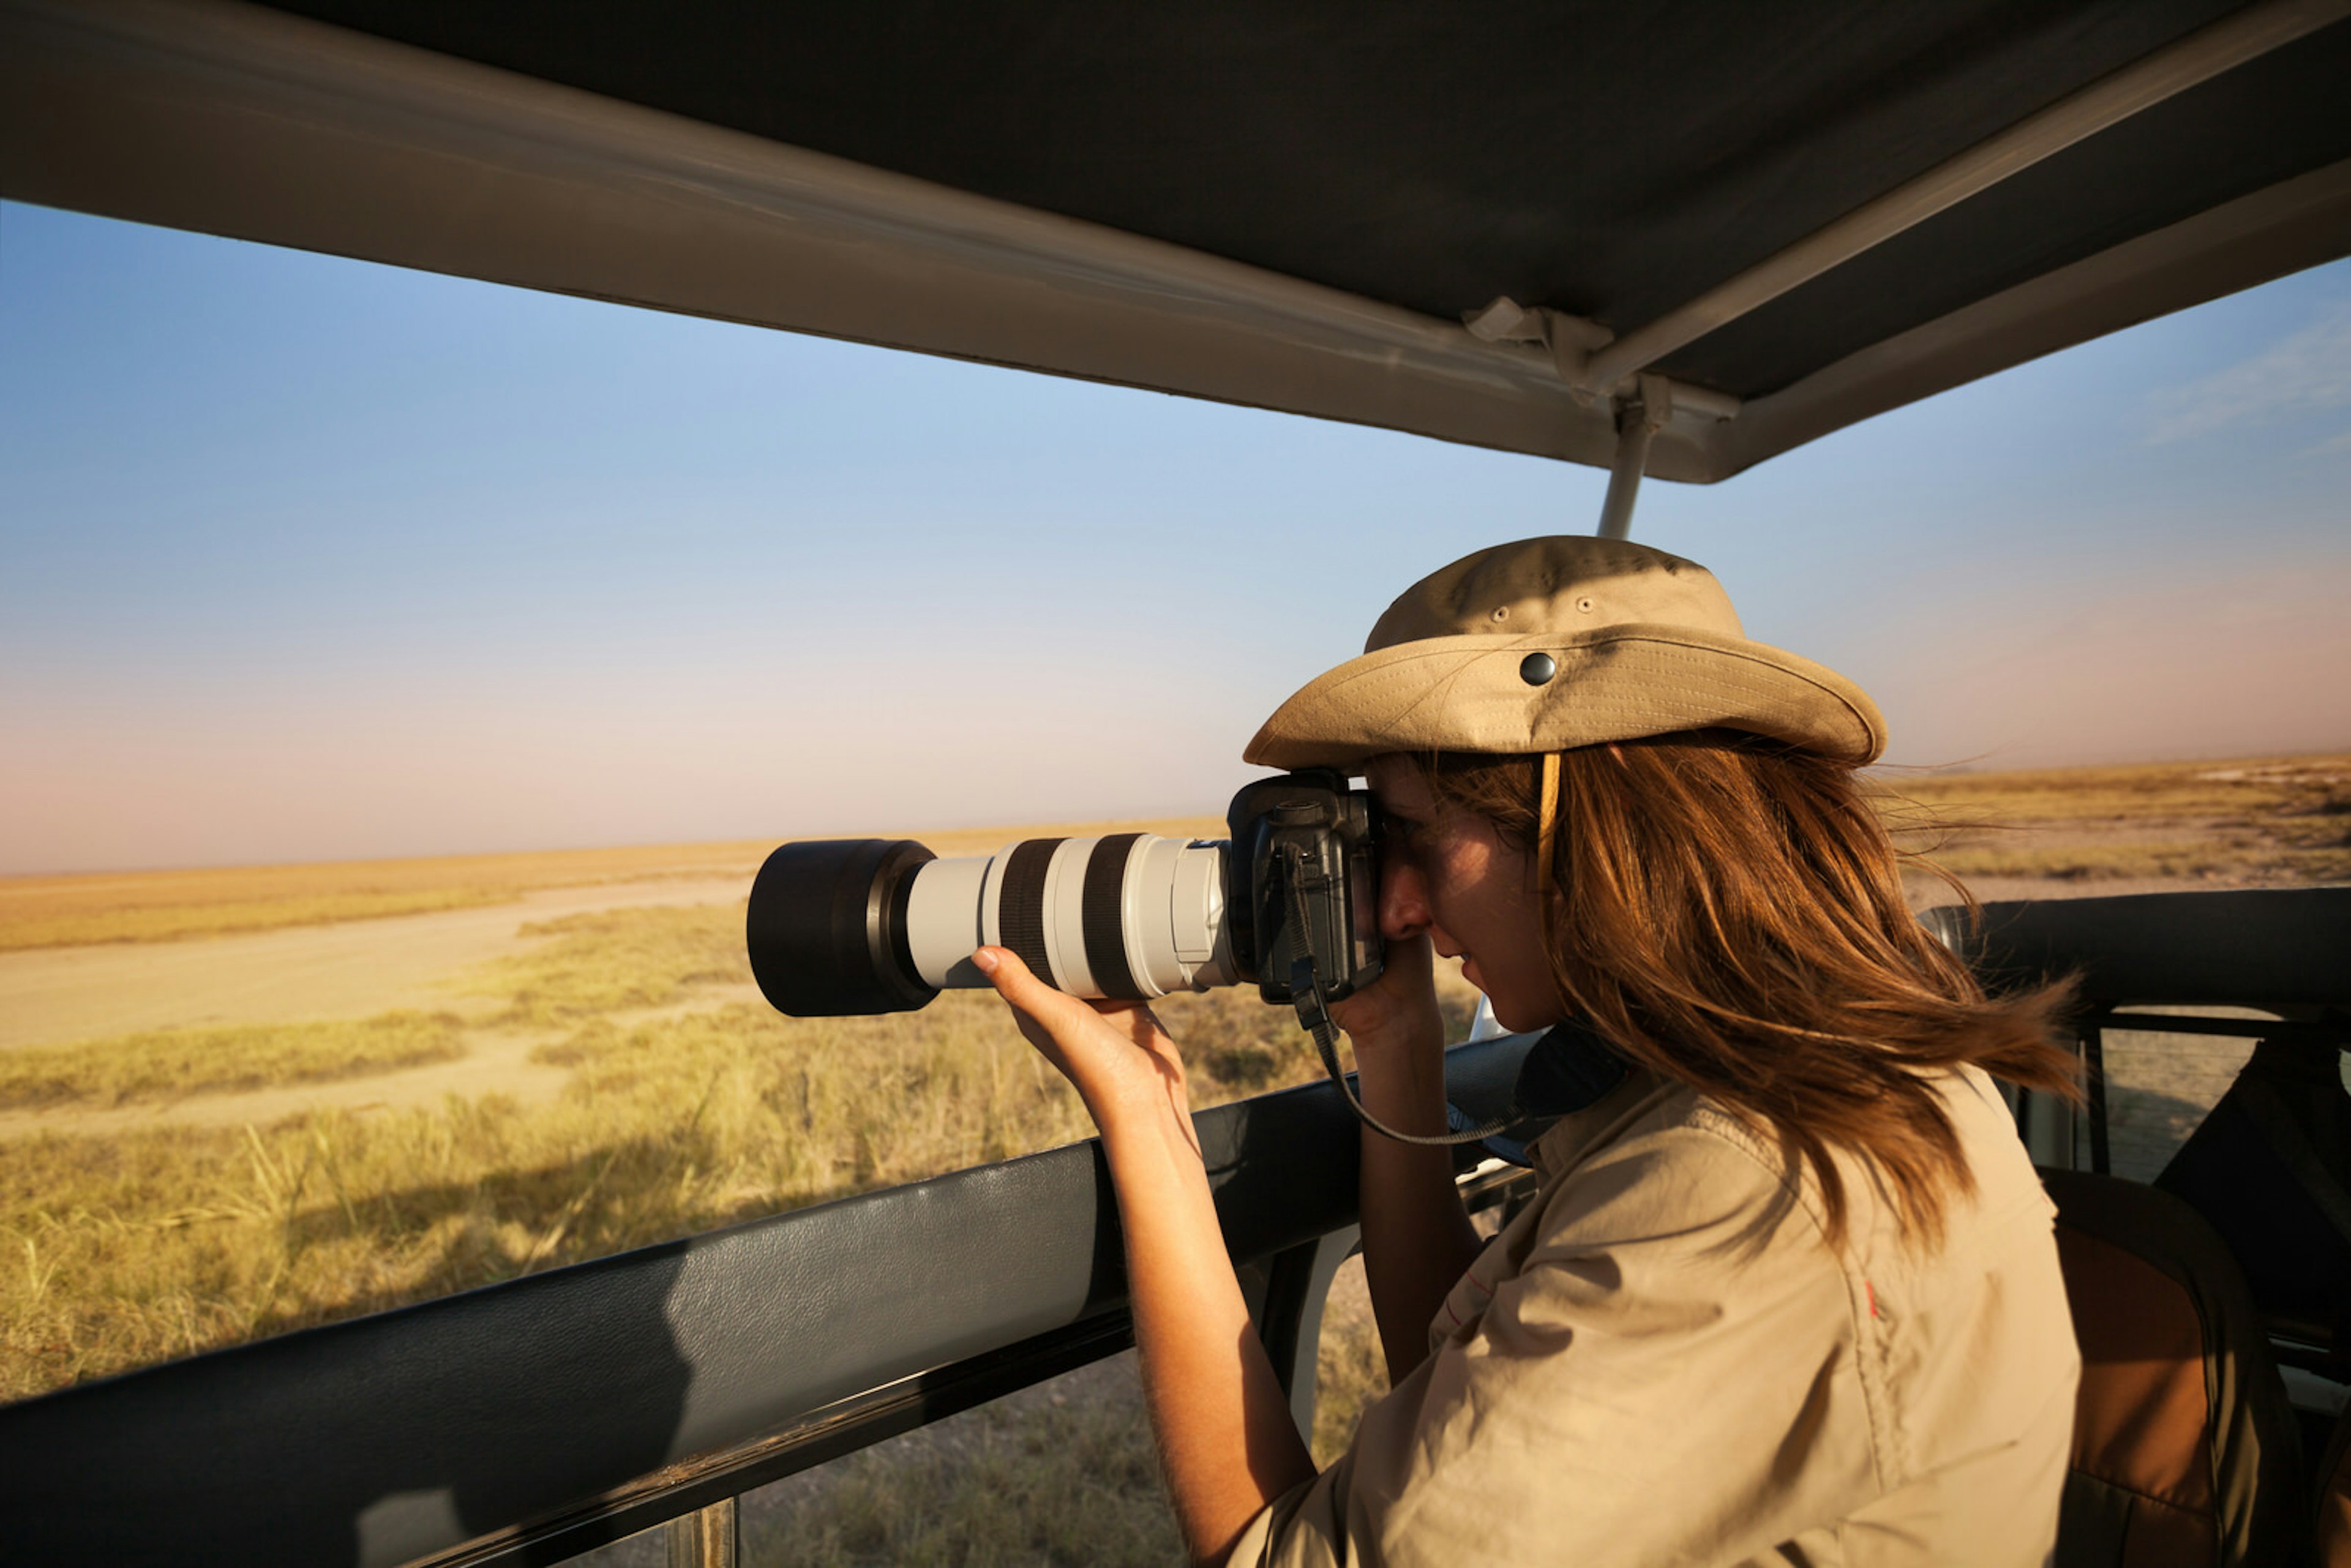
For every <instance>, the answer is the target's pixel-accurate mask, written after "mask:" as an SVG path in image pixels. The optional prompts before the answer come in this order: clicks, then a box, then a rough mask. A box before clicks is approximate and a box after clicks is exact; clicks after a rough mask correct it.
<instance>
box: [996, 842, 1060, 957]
mask: <svg viewBox="0 0 2351 1568" xmlns="http://www.w3.org/2000/svg"><path fill="white" fill-rule="evenodd" d="M1062 842H1063V841H1062V840H1060V839H1028V840H1024V841H1022V842H1020V843H1018V844H1015V845H1014V846H1013V847H1012V857H1011V859H1009V860H1008V861H1007V862H1005V863H1004V885H1003V888H1002V890H1001V891H1000V892H999V893H998V894H997V906H996V918H997V929H998V932H1000V933H1001V934H1002V936H1003V937H1004V945H1005V946H1007V947H1009V948H1011V949H1012V950H1013V951H1014V952H1015V953H1018V954H1019V955H1020V961H1021V962H1022V963H1024V964H1026V965H1028V966H1029V973H1030V974H1032V975H1035V976H1036V977H1038V978H1039V979H1040V980H1042V981H1044V982H1045V983H1046V984H1047V985H1049V986H1059V985H1060V984H1061V977H1060V976H1058V975H1056V974H1054V973H1053V965H1052V960H1051V959H1050V958H1049V957H1048V956H1046V949H1045V873H1046V872H1047V871H1048V870H1049V869H1050V867H1051V866H1052V863H1053V852H1054V851H1055V850H1057V849H1060V848H1061V844H1062Z"/></svg>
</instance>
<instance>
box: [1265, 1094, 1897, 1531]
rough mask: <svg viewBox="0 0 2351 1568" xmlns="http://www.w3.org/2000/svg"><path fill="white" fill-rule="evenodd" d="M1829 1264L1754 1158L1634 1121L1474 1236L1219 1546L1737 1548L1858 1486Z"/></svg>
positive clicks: (1821, 1511) (1846, 1318)
mask: <svg viewBox="0 0 2351 1568" xmlns="http://www.w3.org/2000/svg"><path fill="white" fill-rule="evenodd" d="M1866 1289H1867V1287H1866V1286H1865V1284H1862V1283H1861V1282H1860V1281H1857V1280H1851V1279H1849V1277H1848V1273H1847V1271H1846V1270H1844V1269H1843V1268H1842V1267H1840V1265H1839V1263H1838V1260H1837V1259H1836V1258H1835V1256H1834V1254H1832V1253H1831V1252H1830V1251H1829V1249H1827V1247H1826V1246H1825V1245H1824V1244H1823V1240H1822V1238H1821V1232H1820V1228H1819V1226H1818V1224H1817V1223H1816V1221H1815V1220H1814V1218H1813V1216H1812V1214H1811V1213H1810V1212H1809V1211H1808V1210H1807V1208H1806V1207H1804V1206H1803V1204H1802V1202H1801V1201H1800V1200H1799V1197H1798V1194H1797V1192H1796V1190H1795V1189H1794V1188H1793V1187H1792V1186H1791V1185H1790V1184H1789V1183H1788V1181H1787V1180H1786V1179H1785V1178H1784V1177H1783V1176H1782V1174H1781V1170H1780V1168H1779V1164H1778V1162H1777V1161H1776V1160H1773V1159H1771V1158H1770V1157H1769V1156H1768V1155H1766V1154H1765V1153H1763V1152H1761V1151H1760V1150H1758V1149H1757V1148H1754V1147H1752V1146H1750V1145H1744V1144H1742V1143H1741V1142H1740V1141H1739V1140H1737V1139H1736V1138H1735V1137H1732V1136H1729V1135H1726V1134H1724V1133H1722V1132H1720V1131H1717V1130H1713V1129H1708V1128H1705V1127H1700V1126H1692V1125H1688V1124H1677V1125H1672V1126H1668V1127H1666V1128H1662V1129H1659V1130H1656V1131H1654V1132H1649V1133H1646V1134H1644V1133H1637V1132H1636V1133H1635V1134H1634V1135H1632V1136H1628V1137H1626V1138H1625V1139H1622V1140H1620V1141H1618V1142H1617V1143H1615V1144H1613V1145H1610V1146H1609V1147H1608V1148H1606V1149H1604V1150H1603V1151H1601V1152H1600V1153H1599V1154H1598V1155H1595V1156H1594V1157H1593V1159H1592V1160H1591V1161H1590V1162H1588V1163H1587V1164H1585V1165H1583V1166H1579V1167H1577V1168H1576V1169H1575V1170H1573V1171H1572V1172H1570V1173H1568V1175H1567V1176H1565V1177H1564V1178H1562V1180H1561V1181H1560V1182H1559V1183H1558V1184H1557V1185H1556V1186H1554V1187H1553V1189H1552V1191H1551V1192H1549V1193H1548V1194H1546V1195H1545V1197H1544V1198H1543V1199H1542V1200H1541V1203H1540V1205H1539V1207H1538V1208H1537V1210H1536V1211H1535V1212H1534V1213H1533V1214H1532V1215H1531V1216H1522V1217H1521V1218H1520V1221H1519V1222H1517V1223H1514V1224H1513V1225H1512V1226H1511V1227H1510V1228H1508V1229H1506V1230H1505V1231H1504V1232H1503V1234H1502V1235H1501V1236H1499V1237H1498V1238H1497V1239H1495V1241H1494V1243H1493V1244H1492V1245H1490V1246H1489V1248H1488V1249H1487V1250H1486V1251H1485V1252H1484V1253H1483V1254H1481V1255H1480V1257H1479V1260H1478V1262H1477V1263H1476V1264H1475V1265H1474V1266H1473V1267H1472V1268H1471V1269H1470V1270H1469V1273H1468V1276H1467V1277H1465V1278H1464V1279H1463V1281H1461V1283H1460V1284H1459V1285H1458V1286H1457V1287H1456V1288H1455V1290H1454V1291H1453V1294H1452V1296H1451V1297H1450V1298H1449V1299H1448V1301H1447V1306H1446V1310H1445V1312H1442V1313H1440V1314H1439V1317H1438V1322H1437V1333H1438V1335H1439V1336H1440V1337H1439V1343H1438V1344H1437V1349H1436V1350H1435V1352H1434V1354H1431V1355H1430V1356H1429V1358H1428V1359H1427V1360H1426V1361H1424V1362H1423V1363H1422V1364H1420V1365H1419V1366H1418V1367H1416V1368H1415V1369H1414V1371H1413V1372H1412V1373H1411V1375H1409V1376H1407V1377H1406V1378H1405V1381H1404V1382H1403V1383H1402V1384H1401V1385H1398V1386H1397V1387H1396V1388H1395V1390H1393V1391H1392V1392H1391V1393H1389V1394H1388V1396H1386V1397H1385V1398H1384V1399H1382V1400H1380V1401H1379V1402H1378V1403H1377V1404H1375V1405H1374V1406H1372V1407H1371V1408H1370V1409H1369V1410H1367V1411H1366V1412H1365V1413H1364V1420H1363V1424H1362V1426H1361V1427H1359V1428H1358V1430H1357V1433H1356V1437H1355V1441H1354V1444H1353V1447H1352V1448H1350V1449H1349V1451H1348V1452H1347V1454H1346V1455H1345V1456H1344V1457H1343V1458H1341V1459H1340V1460H1339V1461H1338V1462H1337V1463H1335V1464H1333V1465H1332V1467H1331V1468H1330V1469H1328V1470H1325V1471H1324V1472H1323V1473H1322V1475H1320V1476H1318V1477H1316V1478H1315V1479H1313V1480H1312V1481H1311V1482H1307V1483H1304V1484H1302V1485H1301V1486H1300V1487H1299V1488H1297V1489H1295V1490H1292V1491H1290V1492H1289V1493H1287V1494H1285V1495H1284V1496H1283V1497H1281V1498H1280V1499H1279V1500H1276V1501H1275V1503H1274V1504H1273V1505H1272V1506H1271V1507H1270V1508H1269V1509H1268V1510H1266V1511H1264V1512H1263V1513H1261V1514H1259V1516H1258V1517H1257V1518H1256V1519H1255V1520H1254V1521H1251V1522H1250V1524H1249V1529H1248V1530H1247V1531H1244V1533H1243V1534H1242V1536H1241V1538H1240V1540H1239V1542H1238V1543H1237V1545H1236V1548H1235V1550H1234V1552H1233V1553H1232V1556H1231V1558H1230V1561H1231V1562H1232V1563H1236V1564H1248V1563H1262V1564H1268V1565H1272V1564H1282V1565H1285V1568H1287V1565H1301V1568H1302V1565H1307V1564H1337V1563H1347V1564H1364V1565H1378V1568H1385V1565H1390V1564H1393V1565H1397V1568H1403V1565H1406V1564H1423V1563H1427V1564H1437V1563H1444V1564H1458V1563H1468V1562H1546V1563H1578V1562H1595V1563H1599V1562H1642V1563H1683V1562H1689V1563H1738V1562H1741V1561H1744V1560H1746V1559H1747V1558H1749V1557H1751V1556H1754V1555H1756V1554H1758V1553H1760V1552H1765V1551H1768V1550H1770V1549H1771V1548H1772V1547H1773V1546H1775V1545H1780V1544H1782V1543H1787V1542H1796V1541H1798V1540H1799V1539H1800V1538H1802V1537H1805V1536H1807V1535H1808V1534H1809V1533H1810V1532H1811V1531H1813V1530H1815V1529H1817V1528H1820V1527H1821V1526H1822V1525H1823V1524H1824V1523H1826V1524H1833V1523H1834V1521H1836V1520H1838V1519H1840V1518H1842V1517H1844V1515H1845V1514H1846V1513H1847V1512H1849V1511H1852V1510H1853V1509H1855V1508H1856V1507H1858V1506H1860V1505H1861V1504H1862V1503H1864V1502H1865V1501H1866V1500H1867V1499H1868V1498H1870V1497H1871V1496H1873V1495H1875V1494H1876V1490H1878V1488H1879V1485H1880V1479H1879V1476H1878V1473H1877V1466H1876V1446H1875V1444H1874V1443H1873V1441H1872V1437H1871V1421H1870V1416H1869V1411H1868V1409H1867V1404H1866V1396H1865V1391H1864V1385H1863V1380H1862V1378H1861V1376H1860V1375H1859V1372H1858V1370H1857V1368H1856V1365H1855V1346H1856V1343H1857V1338H1858V1335H1859V1333H1860V1332H1861V1329H1860V1323H1861V1321H1862V1320H1863V1319H1864V1318H1865V1316H1866V1312H1867V1307H1866V1305H1865V1302H1864V1301H1857V1300H1856V1299H1855V1298H1856V1296H1857V1295H1858V1294H1860V1293H1862V1292H1865V1291H1866Z"/></svg>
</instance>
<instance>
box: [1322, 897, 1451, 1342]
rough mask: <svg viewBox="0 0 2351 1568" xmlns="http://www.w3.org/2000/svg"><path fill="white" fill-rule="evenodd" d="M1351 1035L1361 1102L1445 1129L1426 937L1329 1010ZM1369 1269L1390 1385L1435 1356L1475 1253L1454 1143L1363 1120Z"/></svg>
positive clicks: (1440, 1023) (1393, 953)
mask: <svg viewBox="0 0 2351 1568" xmlns="http://www.w3.org/2000/svg"><path fill="white" fill-rule="evenodd" d="M1332 1012H1333V1013H1334V1014H1335V1015H1336V1016H1337V1018H1338V1020H1339V1021H1340V1023H1341V1024H1342V1026H1343V1027H1344V1028H1345V1029H1346V1030H1347V1033H1348V1036H1349V1038H1351V1039H1352V1040H1353V1041H1354V1045H1355V1066H1356V1070H1357V1078H1356V1091H1357V1092H1358V1093H1360V1094H1361V1095H1362V1096H1363V1100H1364V1109H1365V1110H1367V1111H1369V1112H1370V1113H1372V1114H1373V1115H1374V1116H1377V1117H1378V1118H1379V1119H1380V1120H1381V1121H1383V1122H1385V1123H1386V1124H1388V1125H1389V1126H1391V1127H1394V1128H1395V1130H1396V1131H1398V1132H1400V1133H1424V1134H1426V1133H1442V1132H1444V1131H1445V1130H1446V1124H1445V1025H1444V1020H1443V1019H1442V1018H1441V1016H1440V1015H1439V1014H1438V1012H1437V987H1436V981H1435V977H1434V975H1433V973H1432V967H1431V962H1430V956H1429V944H1428V938H1427V937H1426V936H1421V937H1416V938H1409V939H1406V940H1404V941H1400V942H1390V943H1389V944H1388V946H1387V956H1386V959H1385V965H1384V968H1383V970H1382V972H1381V975H1380V977H1379V979H1378V980H1377V981H1376V982H1375V983H1374V984H1373V985H1372V986H1370V987H1368V988H1365V989H1364V991H1362V992H1360V993H1358V994H1357V995H1355V996H1353V997H1350V998H1347V999H1346V1000H1345V1001H1343V1002H1340V1003H1338V1004H1337V1005H1336V1006H1334V1007H1333V1008H1332ZM1362 1140H1363V1155H1362V1159H1363V1213H1364V1283H1365V1284H1367V1285H1368V1286H1369V1287H1370V1288H1371V1293H1372V1316H1373V1318H1374V1320H1375V1321H1376V1322H1378V1324H1379V1329H1380V1348H1381V1350H1382V1351H1383V1352H1384V1353H1385V1354H1386V1357H1387V1364H1388V1381H1389V1383H1390V1384H1391V1385H1393V1384H1396V1383H1401V1382H1403V1381H1404V1378H1405V1374H1407V1373H1409V1372H1410V1371H1411V1370H1412V1369H1413V1368H1414V1367H1416V1366H1418V1365H1419V1364H1421V1362H1422V1361H1423V1360H1425V1359H1426V1357H1427V1355H1428V1324H1429V1320H1431V1319H1432V1318H1434V1317H1435V1316H1436V1315H1437V1308H1438V1307H1439V1306H1441V1305H1442V1304H1443V1303H1444V1301H1445V1297H1446V1292H1447V1291H1450V1290H1452V1289H1453V1286H1454V1283H1455V1282H1456V1281H1458V1280H1459V1279H1460V1278H1461V1276H1462V1274H1463V1272H1464V1271H1465V1270H1468V1267H1469V1264H1470V1262H1471V1260H1474V1259H1475V1258H1476V1257H1477V1256H1478V1249H1479V1245H1480V1243H1479V1239H1478V1232H1477V1230H1476V1228H1474V1227H1472V1226H1471V1225H1470V1223H1469V1215H1468V1211H1467V1210H1465V1209H1464V1208H1463V1207H1461V1197H1460V1193H1459V1191H1458V1189H1457V1188H1456V1187H1455V1186H1454V1185H1453V1151H1452V1150H1451V1149H1449V1148H1445V1147H1432V1146H1427V1145H1419V1144H1400V1143H1397V1142H1396V1141H1395V1139H1394V1138H1389V1137H1384V1136H1382V1135H1381V1134H1378V1133H1375V1132H1374V1131H1372V1129H1370V1128H1369V1127H1365V1128H1364V1129H1363V1130H1362Z"/></svg>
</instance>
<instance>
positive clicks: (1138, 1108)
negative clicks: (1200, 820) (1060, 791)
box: [973, 947, 1314, 1563]
mask: <svg viewBox="0 0 2351 1568" xmlns="http://www.w3.org/2000/svg"><path fill="white" fill-rule="evenodd" d="M973 961H974V962H975V963H977V965H978V966H979V967H980V969H981V970H982V971H983V972H984V973H986V974H987V977H989V979H991V980H992V981H993V982H994V983H995V986H996V988H997V991H998V994H1000V995H1001V996H1002V997H1003V998H1004V999H1005V1000H1006V1001H1008V1002H1009V1003H1011V1004H1012V1007H1013V1009H1014V1011H1015V1012H1016V1014H1017V1015H1018V1016H1019V1019H1020V1031H1021V1033H1023V1034H1024V1035H1027V1036H1028V1038H1029V1040H1030V1041H1031V1042H1032V1043H1033V1044H1035V1045H1036V1046H1037V1048H1038V1049H1039V1050H1040V1051H1043V1052H1044V1053H1045V1055H1046V1057H1047V1058H1048V1059H1049V1060H1050V1061H1052V1063H1053V1065H1054V1066H1056V1067H1058V1068H1060V1069H1061V1071H1062V1072H1064V1073H1065V1074H1067V1075H1068V1077H1069V1079H1070V1082H1072V1083H1073V1084H1075V1085H1076V1086H1077V1090H1078V1092H1079V1094H1080V1095H1081V1096H1082V1097H1083V1098H1084V1100H1085V1103H1086V1109H1087V1111H1088V1112H1089V1113H1091V1114H1092V1117H1093V1119H1094V1124H1095V1125H1096V1126H1097V1127H1099V1128H1101V1129H1102V1148H1103V1151H1104V1153H1105V1154H1106V1155H1108V1157H1109V1160H1110V1171H1111V1181H1112V1184H1113V1186H1115V1188H1116V1189H1117V1192H1118V1212H1119V1220H1120V1223H1121V1225H1122V1227H1123V1228H1124V1230H1125V1234H1126V1275H1127V1292H1128V1297H1129V1300H1130V1301H1131V1303H1132V1309H1133V1312H1134V1340H1135V1344H1136V1346H1137V1348H1138V1349H1139V1350H1140V1352H1141V1356H1142V1364H1143V1388H1144V1398H1145V1400H1146V1401H1147V1402H1148V1404H1149V1406H1150V1409H1151V1423H1152V1427H1153V1429H1154V1430H1155V1432H1156V1433H1157V1434H1158V1437H1159V1450H1160V1454H1161V1457H1162V1458H1163V1460H1164V1462H1165V1465H1166V1468H1167V1483H1168V1490H1169V1492H1170V1494H1171V1495H1172V1498H1173V1500H1174V1502H1175V1519H1176V1523H1177V1525H1178V1526H1179V1527H1180V1528H1181V1529H1182V1531H1183V1532H1184V1540H1185V1542H1186V1545H1187V1546H1189V1547H1190V1549H1191V1552H1192V1555H1193V1557H1194V1558H1195V1559H1196V1560H1198V1561H1201V1562H1206V1563H1221V1562H1222V1561H1223V1560H1224V1558H1225V1555H1226V1553H1227V1552H1229V1551H1230V1549H1231V1547H1232V1543H1233V1542H1234V1540H1235V1538H1236V1537H1238V1535H1239V1534H1240V1532H1241V1530H1242V1527H1243V1526H1245V1525H1247V1524H1248V1523H1249V1521H1250V1520H1251V1519H1254V1518H1255V1517H1256V1516H1257V1515H1258V1514H1259V1512H1261V1511H1263V1510H1264V1509H1265V1507H1266V1505H1267V1504H1269V1503H1270V1502H1272V1501H1273V1500H1274V1499H1276V1498H1278V1497H1280V1495H1281V1494H1282V1493H1284V1492H1286V1491H1288V1490H1290V1488H1292V1487H1294V1486H1296V1485H1298V1484H1299V1483H1300V1482H1301V1481H1304V1480H1308V1479H1311V1478H1312V1477H1313V1475H1314V1461H1313V1460H1312V1459H1311V1458H1310V1457H1308V1454H1307V1452H1306V1445H1305V1444H1304V1443H1303V1442H1301V1440H1300V1439H1299V1436H1298V1428H1297V1427H1296V1426H1295V1425H1293V1424H1292V1422H1291V1420H1290V1401H1289V1400H1288V1398H1287V1397H1286V1396H1284V1395H1283V1394H1282V1391H1281V1385H1280V1382H1279V1380H1277V1379H1276V1378H1275V1376H1274V1375H1273V1364H1272V1363H1271V1362H1270V1361H1269V1360H1267V1358H1266V1354H1265V1347H1264V1346H1263V1344H1261V1343H1259V1340H1258V1337H1257V1331H1256V1329H1255V1327H1254V1326H1253V1325H1252V1324H1251V1323H1250V1322H1249V1308H1248V1305H1247V1304H1246V1303H1245V1302H1244V1301H1242V1299H1241V1291H1240V1284H1239V1281H1237V1280H1236V1279H1235V1278H1234V1277H1233V1270H1232V1263H1231V1260H1229V1259H1228V1257H1227V1256H1226V1254H1225V1241H1224V1235H1223V1233H1222V1231H1220V1230H1219V1229H1218V1228H1217V1210H1216V1204H1215V1202H1214V1200H1213V1199H1212V1198H1211V1197H1209V1193H1208V1178H1207V1172H1206V1171H1205V1170H1204V1169H1203V1168H1202V1166H1201V1163H1200V1145H1199V1142H1198V1139H1197V1137H1196V1135H1195V1134H1194V1132H1193V1129H1192V1119H1191V1114H1190V1111H1189V1106H1188V1104H1187V1103H1186V1098H1185V1090H1184V1065H1183V1061H1182V1059H1181V1058H1180V1057H1179V1056H1178V1055H1177V1054H1176V1051H1175V1043H1174V1042H1173V1041H1172V1040H1169V1039H1168V1038H1167V1035H1166V1032H1165V1030H1162V1029H1161V1028H1160V1027H1159V1020H1158V1019H1155V1018H1154V1017H1153V1016H1152V1015H1151V1013H1150V1011H1149V1009H1144V1008H1140V1007H1134V1006H1128V1005H1123V1004H1117V1003H1102V1004H1095V1005H1089V1004H1087V1003H1085V1002H1081V1001H1079V1000H1078V999H1077V998H1073V997H1070V996H1065V995H1063V994H1062V993H1061V992H1060V991H1057V990H1054V989H1053V988H1050V987H1049V986H1047V985H1045V984H1043V983H1042V982H1041V981H1040V980H1039V979H1037V977H1035V976H1034V975H1032V974H1030V973H1029V968H1028V967H1027V966H1026V965H1024V964H1023V963H1021V961H1020V959H1019V956H1017V955H1015V954H1013V953H1011V952H1009V951H1008V950H1006V949H1003V948H998V947H983V948H981V949H980V950H979V951H978V952H977V954H975V955H974V956H973Z"/></svg>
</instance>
